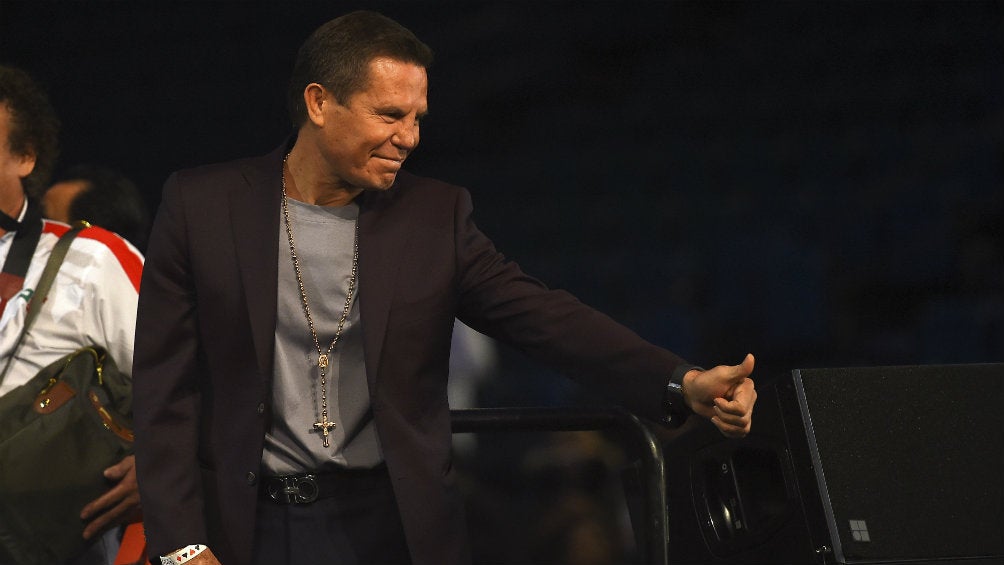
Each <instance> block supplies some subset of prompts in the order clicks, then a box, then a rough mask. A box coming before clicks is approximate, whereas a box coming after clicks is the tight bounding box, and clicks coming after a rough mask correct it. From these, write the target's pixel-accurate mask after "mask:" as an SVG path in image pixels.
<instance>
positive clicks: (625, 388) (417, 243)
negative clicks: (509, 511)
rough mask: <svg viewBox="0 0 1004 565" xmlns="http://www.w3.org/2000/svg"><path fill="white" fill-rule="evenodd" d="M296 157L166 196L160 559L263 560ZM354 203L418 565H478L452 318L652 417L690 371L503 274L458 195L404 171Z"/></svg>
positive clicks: (147, 341)
mask: <svg viewBox="0 0 1004 565" xmlns="http://www.w3.org/2000/svg"><path fill="white" fill-rule="evenodd" d="M288 147H291V143H289V142H288V143H287V144H285V145H284V146H282V147H280V148H278V149H277V150H276V151H274V152H272V153H271V154H269V155H266V156H264V157H259V158H252V159H245V160H239V161H235V162H230V163H225V164H219V165H211V166H207V167H202V168H198V169H192V170H186V171H180V172H177V173H175V174H173V175H172V176H171V177H170V178H169V179H168V181H167V183H166V184H165V188H164V193H163V200H162V203H161V206H160V208H159V210H158V213H157V218H156V220H155V224H154V228H153V233H152V236H151V239H150V243H149V247H148V256H147V262H146V267H145V269H144V272H143V280H142V286H141V293H140V301H139V314H138V322H137V332H136V333H137V337H136V355H135V365H134V381H135V385H134V386H135V392H134V394H135V409H134V412H135V427H136V430H135V431H136V440H137V441H136V456H137V469H138V477H139V483H140V492H141V497H142V505H143V511H144V521H145V524H146V531H147V538H148V542H149V549H150V551H151V553H152V554H155V555H157V554H164V553H168V552H170V551H173V550H175V549H178V548H181V547H184V546H186V545H188V544H193V543H207V544H209V546H210V547H211V548H212V549H213V552H214V553H215V554H216V555H217V556H218V557H219V558H220V559H221V561H222V562H223V563H224V564H225V565H234V564H244V563H248V562H249V561H250V558H251V552H252V541H253V540H252V536H253V531H254V516H255V508H256V504H257V495H256V492H257V489H258V484H257V483H258V480H259V476H258V475H259V467H260V463H261V456H262V446H263V438H264V435H265V431H266V429H267V427H268V426H269V422H270V417H271V380H272V370H273V369H272V367H273V347H274V332H275V325H276V300H277V299H276V295H277V282H276V281H277V269H278V260H279V259H278V257H279V253H280V249H279V245H278V231H279V229H280V225H279V222H280V206H281V201H280V200H281V170H282V159H283V155H284V154H285V153H286V151H287V150H288ZM357 202H359V205H360V215H359V275H358V276H359V288H360V296H359V302H358V306H359V308H360V309H361V310H360V316H361V325H362V330H363V348H364V354H365V362H366V377H367V381H368V384H369V391H370V397H371V402H372V409H373V417H374V422H375V425H376V429H377V433H378V435H379V438H380V444H381V446H382V448H383V452H384V457H385V459H386V463H387V468H388V471H389V473H390V477H391V480H392V483H393V486H394V492H395V494H396V497H397V502H398V505H399V507H400V512H401V518H402V522H403V524H404V528H405V534H406V537H407V540H408V544H409V548H410V551H411V554H412V558H413V561H414V563H415V564H416V565H421V564H429V565H446V564H451V563H466V562H469V561H470V551H469V547H468V545H467V532H466V526H465V522H464V516H463V501H462V499H461V497H460V493H459V492H458V489H457V485H456V484H455V479H454V473H453V471H452V467H451V455H450V449H451V431H450V415H449V407H448V405H447V394H446V387H447V374H448V362H449V348H450V337H451V332H452V328H453V322H454V318H455V317H458V318H460V319H461V320H462V321H464V322H466V323H467V324H468V325H470V326H471V327H473V328H475V329H477V330H479V331H481V332H483V333H486V334H487V335H490V336H492V337H495V338H497V339H499V340H502V341H503V342H507V343H509V344H511V345H513V346H514V347H516V348H518V349H520V350H522V351H524V352H525V353H527V354H528V355H530V356H532V357H534V358H537V359H540V360H541V361H543V362H546V363H548V364H549V365H550V366H552V367H555V368H557V369H559V370H562V371H563V372H565V373H567V374H568V375H570V376H572V377H574V378H576V379H578V380H580V381H582V382H585V383H586V384H587V385H588V386H592V387H594V388H596V389H598V392H599V393H600V394H603V395H605V397H606V398H610V399H611V400H612V401H615V402H619V403H621V404H622V405H624V406H626V407H627V408H629V409H632V410H633V411H635V412H636V413H637V414H639V415H641V416H644V417H649V418H653V419H656V418H658V417H659V416H660V415H661V414H662V408H663V407H662V401H663V392H664V390H665V385H666V381H667V379H668V377H669V375H670V374H671V373H672V371H673V370H674V369H675V368H676V367H677V366H679V365H680V364H681V363H682V360H681V359H679V358H678V357H676V356H675V355H674V354H672V353H670V352H668V351H666V350H664V349H661V348H659V347H655V346H653V345H651V344H649V343H647V342H645V341H644V340H642V339H641V338H639V337H638V336H637V335H635V334H634V333H633V332H631V331H630V330H628V329H626V328H625V327H623V326H621V325H619V324H617V323H616V322H614V321H612V320H611V319H610V318H608V317H607V316H605V315H603V314H601V313H599V312H597V311H595V310H593V309H591V308H588V307H587V306H585V305H583V304H582V303H580V302H579V301H578V300H576V299H575V298H574V297H572V296H571V295H569V294H568V293H566V292H563V291H557V290H550V289H548V288H547V287H545V286H544V285H543V284H542V283H540V282H539V281H537V280H535V279H533V278H531V277H529V276H527V275H526V274H524V273H523V272H522V271H521V270H520V268H519V267H518V266H517V265H516V264H515V263H513V262H510V261H508V260H506V259H505V258H504V257H503V256H502V255H501V254H500V253H498V252H497V251H496V249H495V247H494V245H493V244H492V243H491V241H489V239H488V238H487V237H486V236H485V235H484V234H482V233H481V232H480V231H479V230H478V229H477V227H476V226H475V224H474V222H473V220H472V205H471V201H470V197H469V195H468V193H467V191H466V190H464V189H462V188H459V187H455V186H451V185H448V184H445V183H442V182H438V181H435V180H431V179H427V178H421V177H417V176H414V175H411V174H408V173H406V172H404V171H402V172H400V173H399V175H398V178H397V181H396V182H395V184H394V185H393V186H392V187H391V188H390V189H388V190H386V191H378V192H377V191H374V192H366V193H363V194H362V195H360V196H359V198H358V200H357Z"/></svg>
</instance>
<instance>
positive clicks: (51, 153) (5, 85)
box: [0, 65, 59, 197]
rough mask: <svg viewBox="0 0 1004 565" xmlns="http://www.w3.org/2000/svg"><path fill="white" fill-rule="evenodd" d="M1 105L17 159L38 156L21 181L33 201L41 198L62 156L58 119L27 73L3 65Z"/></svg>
mask: <svg viewBox="0 0 1004 565" xmlns="http://www.w3.org/2000/svg"><path fill="white" fill-rule="evenodd" d="M0 104H3V105H5V106H6V107H7V111H8V112H9V113H10V132H9V135H8V136H7V137H8V139H4V140H0V142H3V143H7V144H8V146H9V147H10V151H11V152H12V153H14V154H16V155H28V154H34V155H35V168H34V169H33V170H32V171H31V174H29V175H28V176H26V177H25V178H24V179H22V181H21V186H22V187H23V188H24V191H25V192H26V193H27V194H28V196H31V197H37V196H39V195H40V194H41V193H42V191H43V190H44V189H45V187H46V185H47V183H48V182H49V177H50V176H51V175H52V169H53V167H54V166H55V165H56V157H58V156H59V118H57V117H56V112H55V111H54V110H53V109H52V105H51V104H50V103H49V97H48V96H46V94H45V91H44V90H42V88H41V87H40V86H39V85H38V83H36V82H35V81H34V80H32V78H31V77H30V76H29V75H28V73H26V72H24V71H22V70H20V69H16V68H14V67H8V66H5V65H0Z"/></svg>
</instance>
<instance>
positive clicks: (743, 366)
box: [732, 353, 756, 381]
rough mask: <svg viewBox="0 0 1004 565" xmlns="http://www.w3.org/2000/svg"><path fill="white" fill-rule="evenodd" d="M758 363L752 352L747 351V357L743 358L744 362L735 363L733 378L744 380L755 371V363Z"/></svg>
mask: <svg viewBox="0 0 1004 565" xmlns="http://www.w3.org/2000/svg"><path fill="white" fill-rule="evenodd" d="M755 364H756V359H754V357H753V354H752V353H747V354H746V357H745V358H743V361H742V363H739V364H738V365H734V366H733V367H732V369H733V370H732V378H733V380H736V381H742V380H743V379H745V378H746V377H748V376H750V375H751V374H752V373H753V365H755Z"/></svg>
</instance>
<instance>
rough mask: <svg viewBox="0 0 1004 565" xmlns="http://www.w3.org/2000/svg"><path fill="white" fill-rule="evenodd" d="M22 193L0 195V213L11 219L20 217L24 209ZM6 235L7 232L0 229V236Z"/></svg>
mask: <svg viewBox="0 0 1004 565" xmlns="http://www.w3.org/2000/svg"><path fill="white" fill-rule="evenodd" d="M24 200H25V196H24V192H20V193H17V192H12V193H11V194H0V212H3V213H4V214H7V215H8V216H10V217H11V218H13V219H15V220H16V219H17V218H18V216H20V215H21V210H22V209H23V208H24ZM5 233H7V230H5V229H3V228H2V227H0V235H3V234H5Z"/></svg>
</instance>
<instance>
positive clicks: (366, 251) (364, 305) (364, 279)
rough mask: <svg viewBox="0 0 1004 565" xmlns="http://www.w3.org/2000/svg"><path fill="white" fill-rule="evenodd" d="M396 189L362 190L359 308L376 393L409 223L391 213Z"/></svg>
mask: <svg viewBox="0 0 1004 565" xmlns="http://www.w3.org/2000/svg"><path fill="white" fill-rule="evenodd" d="M393 200H394V190H393V188H392V189H391V190H389V191H387V192H372V193H363V195H362V196H361V197H360V202H359V308H360V311H359V312H360V319H361V320H362V327H363V352H364V355H365V359H366V376H367V378H368V380H369V383H370V392H371V394H372V393H374V392H375V388H374V387H375V385H376V382H377V375H378V374H379V369H380V357H381V353H382V351H383V345H384V336H385V335H386V330H387V316H388V314H389V312H390V304H391V300H392V299H393V297H394V284H395V281H397V271H398V266H399V265H400V264H401V261H400V260H399V256H400V254H401V251H402V249H403V245H404V242H405V241H407V238H406V234H405V233H403V232H404V231H405V230H406V226H405V225H404V223H403V222H401V221H397V220H400V219H401V218H397V219H395V218H394V217H393V216H394V215H393V213H392V210H393V208H392V204H393Z"/></svg>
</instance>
